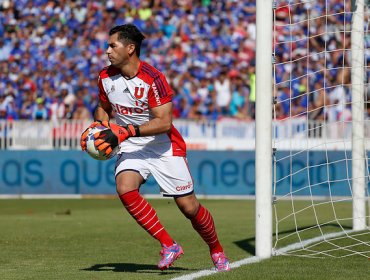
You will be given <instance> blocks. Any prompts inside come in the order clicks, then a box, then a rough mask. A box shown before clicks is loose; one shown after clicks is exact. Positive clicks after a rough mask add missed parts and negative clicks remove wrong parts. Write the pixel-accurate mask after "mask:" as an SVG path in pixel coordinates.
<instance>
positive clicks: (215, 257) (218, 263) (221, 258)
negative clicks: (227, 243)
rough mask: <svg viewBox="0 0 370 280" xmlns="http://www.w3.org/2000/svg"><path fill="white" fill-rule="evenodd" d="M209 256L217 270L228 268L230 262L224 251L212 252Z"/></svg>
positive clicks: (226, 269)
mask: <svg viewBox="0 0 370 280" xmlns="http://www.w3.org/2000/svg"><path fill="white" fill-rule="evenodd" d="M211 257H212V261H213V264H214V265H215V268H216V270H217V271H229V270H230V263H229V260H228V258H226V256H225V254H224V252H219V253H214V254H212V255H211Z"/></svg>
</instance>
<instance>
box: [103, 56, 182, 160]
mask: <svg viewBox="0 0 370 280" xmlns="http://www.w3.org/2000/svg"><path fill="white" fill-rule="evenodd" d="M99 98H100V100H101V101H102V102H110V104H111V106H112V108H113V110H114V112H115V118H116V122H117V124H119V125H121V126H125V125H127V124H134V125H141V124H143V123H146V122H148V121H149V120H151V119H152V118H153V116H152V114H151V112H150V108H153V107H156V106H160V105H163V104H166V103H168V102H171V101H172V90H171V88H170V86H169V85H168V83H167V81H166V78H165V76H164V75H163V74H162V73H161V72H159V71H158V70H157V69H156V68H154V67H153V66H151V65H149V64H148V63H146V62H144V61H142V62H141V63H140V67H139V71H138V73H137V74H136V76H135V77H133V78H131V79H126V78H125V77H123V76H122V75H121V72H120V70H119V69H117V68H115V67H113V66H108V67H106V68H104V69H103V70H102V71H101V72H100V73H99ZM134 151H142V152H143V154H144V155H145V154H147V153H154V154H156V155H158V156H169V155H173V156H186V144H185V142H184V140H183V138H182V136H181V135H180V133H179V132H178V131H177V129H176V128H175V127H174V126H172V128H171V131H170V132H169V133H163V134H158V135H155V136H145V137H130V138H128V139H127V140H125V141H123V142H122V143H121V144H120V152H121V153H122V152H124V153H130V152H134Z"/></svg>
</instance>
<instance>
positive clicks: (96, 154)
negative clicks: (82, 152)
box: [86, 126, 118, 160]
mask: <svg viewBox="0 0 370 280" xmlns="http://www.w3.org/2000/svg"><path fill="white" fill-rule="evenodd" d="M108 129H109V128H106V127H105V126H96V127H93V128H90V129H89V134H88V135H87V137H86V151H87V153H88V154H89V155H90V156H91V157H92V158H93V159H97V160H107V159H110V158H112V157H114V156H115V155H116V154H117V152H118V146H117V147H115V148H114V149H113V151H112V153H111V154H110V155H109V156H108V157H107V156H106V155H105V154H104V151H102V152H101V151H99V150H98V149H97V148H96V147H95V138H94V134H95V133H97V132H100V131H103V130H108Z"/></svg>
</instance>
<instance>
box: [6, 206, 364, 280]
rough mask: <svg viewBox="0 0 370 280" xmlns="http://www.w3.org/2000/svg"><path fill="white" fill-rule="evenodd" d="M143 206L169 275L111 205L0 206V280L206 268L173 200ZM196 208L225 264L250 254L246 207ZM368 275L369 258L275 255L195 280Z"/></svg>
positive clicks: (150, 244) (154, 250)
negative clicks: (170, 247)
mask: <svg viewBox="0 0 370 280" xmlns="http://www.w3.org/2000/svg"><path fill="white" fill-rule="evenodd" d="M150 201H151V203H152V205H153V206H154V207H155V208H156V209H157V212H158V215H159V217H160V219H161V221H162V224H164V225H165V226H166V228H167V230H168V231H169V233H170V234H171V235H172V236H173V238H174V239H175V240H176V241H178V242H179V243H180V244H181V245H182V246H183V248H184V251H185V255H184V256H183V257H182V258H181V259H179V260H178V261H177V262H176V265H175V267H173V268H171V269H170V270H168V271H165V272H160V271H159V270H158V269H157V268H156V264H157V262H158V260H159V255H158V253H159V250H160V247H159V244H158V243H157V241H155V240H153V239H152V238H150V236H149V235H148V234H147V233H146V232H144V231H143V230H142V229H141V228H139V226H138V225H137V224H136V222H134V220H133V219H132V218H131V217H130V216H129V215H128V214H127V213H126V211H125V210H124V209H123V207H122V206H121V204H120V202H119V201H118V200H114V199H107V200H90V199H89V200H0V279H1V280H8V279H38V280H40V279H63V280H66V279H77V280H82V279H102V280H104V279H129V280H130V279H151V280H155V279H171V278H174V277H179V276H181V275H185V274H189V273H192V272H196V271H199V270H202V269H209V268H211V267H212V264H211V260H210V257H209V253H208V249H207V247H206V245H205V244H204V243H203V241H202V240H201V239H200V237H198V235H197V234H196V233H195V232H194V230H193V229H192V227H191V224H190V223H189V221H187V220H186V218H184V217H183V216H182V215H181V214H180V212H179V210H178V209H177V207H176V205H175V204H174V202H173V201H172V200H171V199H163V200H150ZM202 203H203V204H204V205H205V206H206V207H208V208H209V209H210V210H211V212H212V214H213V216H214V219H215V223H216V226H217V228H218V233H219V237H220V240H221V242H222V243H223V245H224V248H225V250H226V252H227V254H228V256H229V258H230V259H231V261H232V262H235V261H237V260H241V259H244V258H247V257H251V256H253V255H254V243H255V240H254V230H255V228H254V212H255V211H254V202H253V201H246V200H204V201H202ZM346 207H347V208H348V209H347V208H346ZM350 207H351V206H350V205H349V204H348V205H343V206H342V207H341V211H351V208H350ZM287 208H288V206H287ZM287 211H288V210H287ZM301 222H302V224H301V225H300V226H302V227H304V226H310V225H311V223H312V221H311V219H310V218H307V220H305V218H304V217H302V219H301ZM282 230H284V231H285V232H287V233H288V232H291V231H293V230H294V226H292V225H291V224H289V223H287V224H286V228H284V229H282ZM365 237H367V238H369V235H365ZM369 241H370V240H365V242H369ZM283 243H284V242H283ZM282 245H283V246H285V245H286V244H282ZM365 247H366V246H365ZM367 249H368V247H367ZM369 272H370V260H369V259H367V258H365V257H359V256H353V257H347V258H324V259H317V258H314V259H313V258H299V257H280V256H279V257H273V258H271V259H269V260H266V261H263V262H259V263H254V264H250V265H247V266H242V267H240V268H236V269H234V270H233V271H231V272H229V273H227V274H226V273H218V274H214V275H210V276H207V277H203V278H201V279H228V280H229V279H315V280H316V279H369V277H370V276H369V275H370V273H369Z"/></svg>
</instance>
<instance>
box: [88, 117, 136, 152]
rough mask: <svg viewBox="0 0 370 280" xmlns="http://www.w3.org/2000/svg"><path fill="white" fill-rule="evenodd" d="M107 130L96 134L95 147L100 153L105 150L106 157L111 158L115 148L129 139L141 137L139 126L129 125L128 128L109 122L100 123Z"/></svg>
mask: <svg viewBox="0 0 370 280" xmlns="http://www.w3.org/2000/svg"><path fill="white" fill-rule="evenodd" d="M100 124H101V125H102V126H105V127H106V128H107V130H103V131H101V132H97V133H95V134H94V138H95V147H96V148H97V149H98V150H99V151H104V150H105V155H106V156H109V155H110V153H111V152H112V151H113V149H114V148H115V147H117V146H118V145H119V144H120V143H121V142H123V141H125V140H126V139H127V138H129V137H138V136H140V131H139V126H136V125H132V124H128V125H127V126H126V127H123V126H120V125H117V124H114V123H109V122H108V121H102V122H100Z"/></svg>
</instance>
